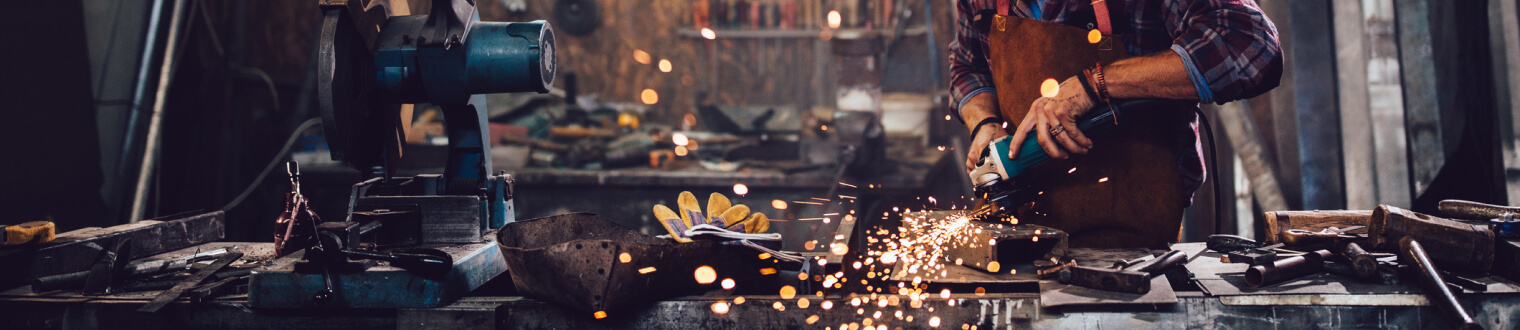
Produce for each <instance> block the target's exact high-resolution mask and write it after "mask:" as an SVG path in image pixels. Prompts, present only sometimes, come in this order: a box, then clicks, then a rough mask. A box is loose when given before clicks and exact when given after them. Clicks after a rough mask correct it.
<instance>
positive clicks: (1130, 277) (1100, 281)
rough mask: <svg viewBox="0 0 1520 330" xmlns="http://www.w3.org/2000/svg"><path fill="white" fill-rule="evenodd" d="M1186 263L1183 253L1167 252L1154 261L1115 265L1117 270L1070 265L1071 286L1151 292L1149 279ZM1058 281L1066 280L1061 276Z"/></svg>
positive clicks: (1185, 254)
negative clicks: (1060, 279)
mask: <svg viewBox="0 0 1520 330" xmlns="http://www.w3.org/2000/svg"><path fill="white" fill-rule="evenodd" d="M1186 263H1187V253H1185V252H1182V251H1171V252H1167V253H1166V254H1163V255H1161V256H1160V257H1156V258H1155V259H1151V260H1147V261H1142V262H1139V263H1135V264H1133V265H1129V266H1124V265H1125V263H1120V264H1115V266H1118V267H1091V266H1072V267H1068V268H1067V269H1068V270H1070V272H1071V277H1070V280H1068V281H1063V282H1062V283H1067V284H1071V285H1076V286H1080V287H1085V288H1092V289H1098V290H1104V291H1114V292H1124V293H1138V294H1144V293H1147V292H1150V291H1151V278H1152V277H1156V275H1160V274H1161V273H1165V272H1166V271H1168V270H1171V269H1172V268H1176V267H1178V266H1182V265H1184V264H1186ZM1062 279H1066V277H1065V276H1062Z"/></svg>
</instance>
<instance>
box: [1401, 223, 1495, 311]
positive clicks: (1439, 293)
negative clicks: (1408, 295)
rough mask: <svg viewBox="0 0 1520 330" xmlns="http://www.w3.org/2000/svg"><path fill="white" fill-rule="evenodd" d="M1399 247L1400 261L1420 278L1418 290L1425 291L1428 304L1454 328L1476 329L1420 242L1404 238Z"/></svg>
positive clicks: (1411, 238)
mask: <svg viewBox="0 0 1520 330" xmlns="http://www.w3.org/2000/svg"><path fill="white" fill-rule="evenodd" d="M1399 247H1400V252H1402V255H1400V256H1399V257H1401V258H1402V259H1401V260H1400V261H1401V262H1407V263H1409V265H1410V266H1412V267H1413V268H1414V273H1415V275H1416V276H1415V277H1418V278H1420V290H1423V291H1425V297H1426V298H1429V299H1430V304H1431V305H1435V306H1436V308H1437V309H1439V310H1441V313H1443V314H1446V317H1449V318H1451V321H1452V324H1454V325H1457V327H1456V328H1459V329H1473V328H1478V327H1477V323H1475V322H1473V319H1472V316H1468V314H1467V311H1466V310H1463V309H1462V303H1461V302H1458V301H1457V296H1456V295H1454V294H1452V292H1451V288H1448V287H1446V281H1445V280H1443V279H1441V273H1440V272H1438V271H1437V270H1436V265H1435V264H1434V263H1431V261H1430V256H1429V255H1427V254H1425V248H1424V247H1422V246H1420V242H1419V241H1416V240H1415V239H1414V238H1413V237H1404V238H1403V239H1400V240H1399ZM1479 329H1481V328H1479Z"/></svg>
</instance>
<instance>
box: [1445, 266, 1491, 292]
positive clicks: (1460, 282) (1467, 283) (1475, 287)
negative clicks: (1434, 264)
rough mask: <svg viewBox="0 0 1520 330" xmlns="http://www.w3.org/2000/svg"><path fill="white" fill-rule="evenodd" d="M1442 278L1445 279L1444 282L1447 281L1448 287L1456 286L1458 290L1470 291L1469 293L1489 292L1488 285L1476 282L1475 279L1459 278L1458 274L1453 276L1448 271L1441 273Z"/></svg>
mask: <svg viewBox="0 0 1520 330" xmlns="http://www.w3.org/2000/svg"><path fill="white" fill-rule="evenodd" d="M1441 278H1442V279H1444V280H1446V284H1448V285H1455V286H1457V287H1458V288H1461V289H1463V290H1469V291H1474V292H1487V291H1488V285H1487V284H1483V283H1479V282H1478V281H1476V280H1473V279H1470V278H1466V277H1462V276H1458V275H1457V274H1452V273H1451V272H1448V271H1444V270H1443V271H1441Z"/></svg>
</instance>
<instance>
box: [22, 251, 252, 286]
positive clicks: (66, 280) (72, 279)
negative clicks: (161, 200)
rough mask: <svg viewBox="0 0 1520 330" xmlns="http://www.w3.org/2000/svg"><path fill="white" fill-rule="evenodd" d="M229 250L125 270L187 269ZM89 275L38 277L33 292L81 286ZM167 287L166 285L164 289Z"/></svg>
mask: <svg viewBox="0 0 1520 330" xmlns="http://www.w3.org/2000/svg"><path fill="white" fill-rule="evenodd" d="M227 252H228V251H227V249H226V248H221V249H216V250H211V251H206V252H201V253H196V254H193V255H188V256H184V257H178V258H172V259H161V260H148V261H139V262H134V263H131V264H127V266H126V267H125V270H124V271H125V272H126V275H127V276H128V277H131V276H143V275H152V274H159V273H164V272H168V271H176V270H185V269H188V268H189V267H190V264H193V263H195V262H198V261H202V260H211V259H216V258H217V257H219V256H221V255H223V254H227ZM89 277H90V272H89V271H82V272H73V273H68V274H59V275H53V276H44V277H38V278H36V279H33V280H32V285H31V286H32V293H42V292H48V291H55V290H72V289H76V288H80V287H82V286H84V282H85V279H87V278H89ZM171 286H172V285H171ZM167 288H168V287H164V289H167ZM160 290H162V289H160Z"/></svg>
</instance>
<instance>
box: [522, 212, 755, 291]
mask: <svg viewBox="0 0 1520 330" xmlns="http://www.w3.org/2000/svg"><path fill="white" fill-rule="evenodd" d="M497 244H499V245H500V246H501V251H502V255H503V257H504V258H505V259H506V262H507V272H508V273H509V274H511V276H512V283H513V285H514V286H516V287H517V291H518V292H521V293H522V294H523V295H525V296H528V297H530V298H534V299H539V300H544V301H548V302H552V303H556V304H560V305H563V306H565V307H569V308H572V309H577V310H581V311H586V312H596V311H610V310H616V309H618V308H622V307H627V306H631V305H635V304H636V303H642V302H652V301H658V300H660V299H665V298H670V297H677V296H682V295H689V294H700V293H702V292H706V291H709V290H714V289H719V285H720V284H719V283H720V282H721V281H718V280H714V281H713V282H712V283H707V284H700V283H697V281H696V279H695V277H694V273H695V272H696V270H697V268H699V267H701V266H709V267H712V268H713V270H715V271H716V274H717V276H716V278H715V279H724V278H732V279H734V280H735V281H745V280H752V279H755V278H758V277H760V269H761V268H765V267H776V265H775V264H774V261H773V260H774V259H766V260H761V259H760V258H757V256H758V255H759V252H757V251H755V250H752V249H750V248H747V247H744V246H741V245H730V244H723V243H722V242H720V241H711V240H697V241H694V242H691V243H677V242H675V241H674V240H671V239H666V238H659V237H654V236H650V235H645V234H643V233H640V232H638V231H635V230H633V229H629V228H627V227H623V226H622V225H619V224H618V223H616V222H613V221H611V220H608V219H607V218H604V217H602V216H600V215H597V214H594V213H570V214H562V215H556V216H550V217H544V218H538V219H533V220H527V221H518V222H513V223H509V224H507V225H506V226H505V227H502V229H501V231H500V232H499V233H497ZM625 256H626V257H625Z"/></svg>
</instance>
